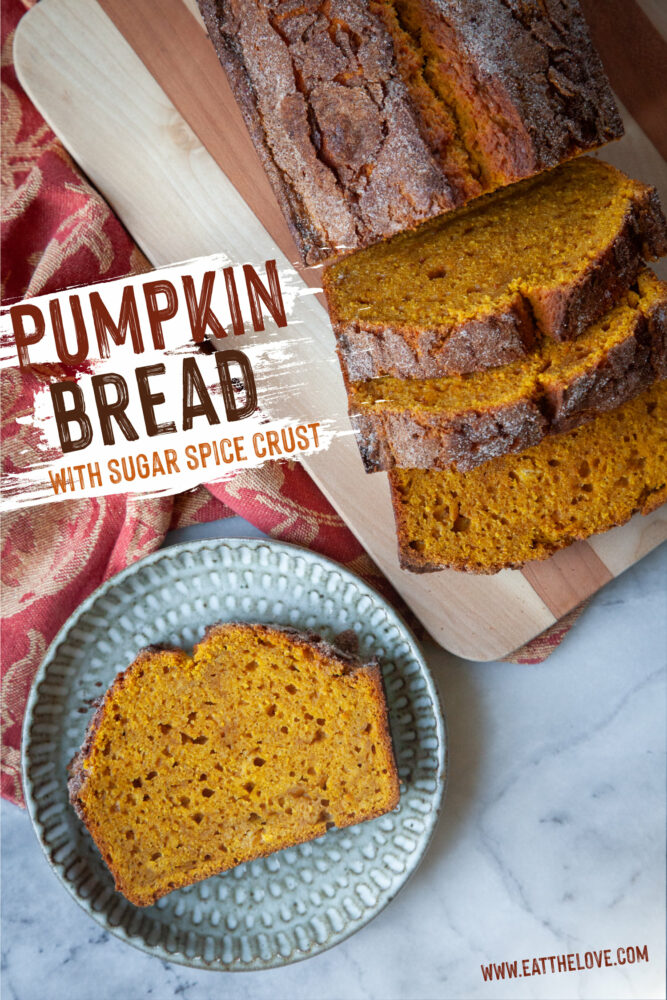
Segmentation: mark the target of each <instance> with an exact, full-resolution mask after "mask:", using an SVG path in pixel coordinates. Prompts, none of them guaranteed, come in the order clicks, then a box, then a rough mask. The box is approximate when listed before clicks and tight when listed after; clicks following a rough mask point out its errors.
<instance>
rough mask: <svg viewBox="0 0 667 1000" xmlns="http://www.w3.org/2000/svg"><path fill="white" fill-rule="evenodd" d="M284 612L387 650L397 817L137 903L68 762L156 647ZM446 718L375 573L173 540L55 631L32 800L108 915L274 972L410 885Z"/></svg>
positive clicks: (177, 955) (94, 905) (49, 851)
mask: <svg viewBox="0 0 667 1000" xmlns="http://www.w3.org/2000/svg"><path fill="white" fill-rule="evenodd" d="M230 620H233V621H238V620H241V621H249V622H276V623H278V624H283V625H293V626H295V627H297V628H305V629H312V630H315V631H317V632H319V633H320V634H321V635H323V636H324V637H326V638H329V639H332V638H333V637H334V636H335V635H336V634H338V633H340V632H343V631H345V630H346V629H350V628H352V629H354V631H355V632H356V633H357V634H358V636H359V645H360V651H361V653H362V654H363V655H366V654H368V655H370V654H375V655H376V656H377V657H378V658H379V659H380V662H381V664H382V670H383V674H384V679H385V685H386V689H387V698H388V702H389V710H390V718H391V729H392V735H393V739H394V747H395V750H396V758H397V762H398V767H399V773H400V777H401V800H400V804H399V806H398V807H397V808H396V810H394V812H392V813H389V814H388V815H386V816H381V817H380V818H378V819H375V820H370V821H369V822H367V823H362V824H360V825H359V826H354V827H349V828H347V829H344V830H330V831H329V832H328V833H327V834H325V836H323V837H321V838H320V839H319V840H315V841H311V842H310V843H308V844H303V845H302V846H300V847H295V848H290V849H287V850H284V851H280V852H279V853H277V854H273V855H271V856H270V857H268V858H264V859H262V860H259V861H252V862H249V863H246V864H244V865H241V866H239V867H238V868H235V869H232V870H231V871H229V872H226V873H225V874H223V875H217V876H215V877H213V878H209V879H207V880H206V881H204V882H199V883H198V884H197V885H194V886H189V887H188V888H185V889H179V890H177V891H175V892H172V893H170V894H169V895H168V896H165V897H163V898H162V899H160V900H158V902H157V903H156V904H155V905H154V906H151V907H149V908H146V909H138V908H137V907H135V906H133V905H132V904H131V903H129V902H128V901H127V900H126V899H125V898H124V896H121V895H120V894H119V893H117V892H115V891H114V887H113V880H112V878H111V875H110V874H109V872H108V870H107V868H106V866H105V864H104V862H103V861H102V859H101V857H100V855H99V853H98V851H97V849H96V847H95V845H94V844H93V841H92V840H91V838H90V836H89V835H88V832H87V831H86V829H85V827H84V826H83V825H82V824H81V822H80V821H79V819H78V818H77V816H76V814H75V813H74V810H73V809H72V807H71V805H70V803H69V800H68V797H67V786H66V781H67V774H66V770H67V765H68V763H69V761H70V759H71V758H72V756H73V754H74V752H75V751H76V750H77V749H78V748H79V746H80V745H81V743H82V740H83V736H84V732H85V730H86V726H87V724H88V721H89V719H90V716H91V714H92V709H91V700H92V699H95V698H97V697H99V695H100V694H102V693H103V692H104V691H105V690H106V689H107V687H109V685H110V684H111V682H112V681H113V678H114V676H115V675H116V673H117V672H118V671H119V670H123V669H125V667H127V666H128V665H129V664H130V663H131V662H132V660H133V659H134V657H135V655H136V654H137V652H138V651H139V650H140V649H141V648H142V647H144V646H147V645H149V644H151V643H160V642H163V643H165V642H166V643H173V644H175V645H179V646H182V647H183V648H191V647H192V646H193V645H194V644H195V643H196V642H197V641H198V640H199V639H200V637H201V636H202V633H203V631H204V628H205V627H206V626H207V625H209V624H211V623H212V622H215V621H230ZM445 764H446V748H445V728H444V721H443V718H442V714H441V711H440V707H439V703H438V696H437V693H436V690H435V686H434V684H433V681H432V679H431V677H430V675H429V672H428V669H427V667H426V665H425V663H424V661H423V659H422V656H421V653H420V652H419V649H418V647H417V645H416V644H415V641H414V639H413V637H412V635H411V634H410V632H409V631H408V629H407V628H406V626H405V625H404V624H403V622H402V621H401V619H400V618H399V617H398V616H397V615H396V613H395V612H394V611H393V609H392V608H391V607H390V606H389V605H388V604H387V603H386V602H385V601H384V600H383V599H382V598H381V597H380V596H379V595H378V594H377V593H375V591H374V590H372V589H371V588H370V587H368V586H367V585H366V584H365V583H364V582H363V581H362V580H360V579H358V578H357V577H356V576H354V575H353V574H352V573H348V572H347V571H346V570H344V569H342V568H341V567H340V566H338V565H336V564H335V563H333V562H330V561H329V560H327V559H323V558H322V557H321V556H318V555H315V554H314V553H312V552H308V551H307V550H305V549H300V548H296V547H294V546H291V545H285V544H282V543H278V542H271V541H264V540H260V539H258V540H255V539H253V540H248V539H238V538H236V539H206V540H204V541H198V542H187V543H185V544H183V545H177V546H173V547H171V548H166V549H161V550H160V551H159V552H156V553H154V554H153V555H152V556H149V557H148V558H147V559H144V560H142V561H141V562H139V563H135V564H134V565H133V566H131V567H130V568H128V569H127V570H125V571H124V572H122V573H119V574H118V575H117V576H115V577H113V578H112V579H111V580H109V581H108V583H106V584H104V585H103V586H102V587H100V588H99V590H97V591H96V592H95V593H94V594H92V595H91V596H90V597H89V598H88V599H87V600H86V601H84V603H83V604H82V605H81V606H80V607H79V608H78V610H77V611H76V612H75V613H74V614H73V615H72V617H71V618H70V619H69V621H68V622H67V623H66V625H65V626H64V627H63V628H62V629H61V631H60V632H59V633H58V635H57V636H56V638H55V639H54V641H53V643H52V645H51V647H50V649H49V651H48V653H47V655H46V658H45V660H44V662H43V664H42V666H41V667H40V670H39V672H38V674H37V677H36V678H35V683H34V685H33V688H32V691H31V694H30V698H29V701H28V708H27V712H26V718H25V724H24V731H23V776H24V786H25V793H26V800H27V804H28V809H29V811H30V815H31V817H32V821H33V824H34V826H35V830H36V831H37V836H38V837H39V840H40V842H41V844H42V848H43V849H44V852H45V854H46V857H47V858H48V860H49V863H50V864H51V866H52V868H53V870H54V871H55V873H56V875H57V876H58V878H59V879H60V880H61V881H62V882H63V884H64V885H65V887H66V888H67V889H68V890H69V892H70V893H71V894H72V895H73V896H74V898H75V899H76V900H77V902H79V903H80V904H81V906H83V908H84V909H85V910H87V912H88V913H89V914H90V915H91V916H92V917H93V918H94V919H95V920H97V921H98V923H100V924H102V925H103V926H104V927H106V928H107V929H108V930H109V931H111V933H113V934H115V935H116V936H117V937H120V938H122V939H123V940H125V941H128V942H130V944H133V945H135V946H136V947H138V948H142V949H143V950H145V951H148V952H151V953H152V954H154V955H158V956H159V957H160V958H163V959H166V960H168V961H170V962H181V963H183V964H185V965H192V966H197V967H199V968H207V969H224V970H234V969H265V968H271V967H274V966H278V965H287V964H288V963H290V962H295V961H298V960H299V959H303V958H307V957H309V956H311V955H316V954H317V953H318V952H320V951H324V949H326V948H329V947H331V946H332V945H334V944H337V943H338V942H339V941H342V940H343V939H344V938H346V937H348V936H349V935H350V934H353V933H354V932H355V931H357V930H359V928H360V927H363V925H364V924H366V923H368V921H369V920H370V919H371V918H372V917H374V916H375V915H376V914H377V913H379V911H380V910H382V909H383V907H384V906H386V905H387V903H388V902H389V901H390V900H391V899H393V897H394V896H395V895H396V893H397V892H398V890H399V889H400V888H401V887H402V886H403V885H404V883H405V881H406V880H407V878H408V877H409V875H410V874H411V873H412V872H413V871H414V870H415V868H416V867H417V865H418V864H419V861H420V860H421V858H422V856H423V854H424V851H425V850H426V846H427V844H428V842H429V839H430V837H431V834H432V832H433V828H434V826H435V823H436V820H437V816H438V810H439V807H440V803H441V800H442V795H443V790H444V781H445Z"/></svg>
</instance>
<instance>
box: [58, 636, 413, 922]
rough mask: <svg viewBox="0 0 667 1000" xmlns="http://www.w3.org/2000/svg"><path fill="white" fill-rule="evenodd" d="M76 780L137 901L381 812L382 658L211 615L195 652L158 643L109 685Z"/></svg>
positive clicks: (88, 817)
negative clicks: (217, 620) (212, 622)
mask: <svg viewBox="0 0 667 1000" xmlns="http://www.w3.org/2000/svg"><path fill="white" fill-rule="evenodd" d="M69 791H70V798H71V801H72V803H73V804H74V807H75V808H76V811H77V813H78V814H79V816H80V817H81V819H82V820H83V821H84V823H85V824H86V826H87V827H88V829H89V831H90V833H91V834H92V837H93V839H94V841H95V843H96V844H97V846H98V848H99V850H100V851H101V853H102V856H103V858H104V860H105V861H106V863H107V865H108V867H109V869H110V870H111V872H112V874H113V876H114V879H115V882H116V887H117V889H119V890H120V891H121V892H122V893H123V894H124V895H125V896H126V897H127V898H128V899H129V900H130V901H131V902H132V903H135V904H136V905H137V906H148V905H149V904H151V903H153V902H154V901H155V900H156V899H158V898H159V897H160V896H163V895H164V894H165V893H167V892H170V891H171V890H172V889H176V888H179V887H180V886H185V885H190V884H191V883H192V882H197V881H199V880H200V879H204V878H207V877H208V876H209V875H213V874H216V873H218V872H222V871H225V870H227V869H229V868H233V867H234V866H235V865H239V864H241V863H242V862H244V861H249V860H251V859H252V858H259V857H262V856H264V855H266V854H270V853H272V852H273V851H277V850H280V849H281V848H283V847H288V846H290V845H293V844H300V843H303V842H304V841H307V840H311V839H312V838H313V837H319V836H321V835H322V834H323V833H325V831H326V830H328V829H329V827H331V826H338V827H344V826H350V825H351V824H353V823H360V822H361V821H362V820H367V819H371V818H373V817H375V816H379V815H381V814H382V813H385V812H387V811H388V810H390V809H393V808H394V806H396V804H397V803H398V798H399V785H398V776H397V771H396V764H395V762H394V756H393V751H392V745H391V736H390V731H389V725H388V718H387V706H386V703H385V697H384V690H383V685H382V676H381V672H380V668H379V666H378V664H377V663H376V662H370V663H368V662H367V663H364V662H361V661H360V660H359V659H358V658H356V656H353V655H349V654H347V653H345V652H344V651H342V650H341V649H337V648H334V647H333V646H331V645H329V644H328V643H326V642H324V641H322V640H321V639H320V638H319V637H318V636H313V635H306V634H302V633H299V632H296V631H294V630H293V629H286V628H279V627H277V626H269V625H249V624H238V623H231V624H224V625H223V624H221V625H216V626H213V627H212V628H210V629H209V630H208V632H207V634H206V636H205V637H204V639H203V640H202V641H201V642H200V643H199V645H198V646H196V647H195V650H194V653H193V655H192V656H189V655H188V654H187V653H185V652H184V651H183V650H180V649H157V648H151V649H147V650H145V651H143V652H142V653H140V654H139V656H138V657H137V658H136V660H135V661H134V663H133V664H132V665H131V666H130V667H129V668H128V669H127V670H126V671H125V672H124V673H121V674H119V676H118V677H117V678H116V680H115V681H114V683H113V684H112V686H111V687H110V689H109V690H108V692H107V694H106V696H105V697H104V701H103V703H102V705H101V706H100V708H99V709H98V711H97V713H96V715H95V717H94V718H93V720H92V722H91V724H90V727H89V729H88V733H87V736H86V741H85V743H84V745H83V747H82V749H81V751H80V752H79V754H78V755H77V756H76V757H75V759H74V761H73V762H72V765H71V768H70V782H69Z"/></svg>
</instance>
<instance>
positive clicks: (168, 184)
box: [15, 0, 667, 660]
mask: <svg viewBox="0 0 667 1000" xmlns="http://www.w3.org/2000/svg"><path fill="white" fill-rule="evenodd" d="M103 8H104V9H103ZM15 65H16V69H17V72H18V75H19V77H20V80H21V83H22V84H23V86H24V88H25V90H26V91H27V93H28V94H29V95H30V97H31V99H32V100H33V101H34V103H35V105H36V106H37V107H38V108H39V110H40V111H41V113H42V114H43V115H44V117H45V118H46V120H47V121H48V122H49V123H50V125H51V126H52V127H53V129H54V130H55V131H56V133H57V134H58V135H59V136H60V138H61V139H62V141H63V143H64V144H65V146H66V147H67V148H68V150H69V151H70V152H71V154H72V156H73V157H74V159H75V160H76V161H77V162H78V163H79V164H80V166H81V167H82V169H83V170H84V171H85V173H86V174H87V175H88V177H89V178H90V180H91V181H92V183H93V184H94V185H95V186H96V187H97V188H98V189H99V190H100V192H101V193H102V195H103V196H104V197H105V198H106V199H107V201H108V202H109V203H110V204H111V206H112V207H113V209H114V210H115V211H116V212H117V213H118V215H119V216H120V218H121V219H122V220H123V222H124V223H125V225H126V226H127V228H128V230H129V231H130V232H131V233H132V235H133V236H134V238H135V239H136V241H137V243H138V244H139V246H140V247H141V248H142V249H143V251H144V252H145V253H146V255H147V256H148V258H149V259H150V260H151V261H152V262H153V263H154V264H155V265H162V264H169V263H173V262H175V261H180V260H186V259H189V258H192V257H196V256H200V255H204V254H211V253H215V252H219V251H221V250H222V251H224V252H226V253H228V254H230V255H231V256H233V257H234V258H235V259H238V260H248V261H263V260H266V259H268V258H270V257H277V259H278V263H279V266H280V265H281V264H282V265H283V266H287V263H288V261H292V262H293V261H295V260H296V250H295V248H294V244H293V242H292V239H291V236H290V234H289V231H288V230H287V227H286V225H285V222H284V220H283V217H282V214H281V212H280V210H279V208H278V206H277V203H276V201H275V198H274V196H273V193H272V191H271V188H270V186H269V184H268V182H267V180H266V178H265V176H264V172H263V170H262V168H261V166H260V164H259V161H258V159H257V156H256V154H255V151H254V148H253V146H252V143H251V141H250V138H249V136H248V134H247V132H246V130H245V127H244V125H243V121H242V119H241V116H240V113H239V111H238V109H237V106H236V103H235V102H234V100H233V97H232V95H231V93H230V90H229V87H228V84H227V80H226V77H225V75H224V73H223V71H222V69H221V67H220V65H219V63H218V60H217V57H216V55H215V53H214V50H213V47H212V45H211V44H210V43H209V40H208V38H207V37H206V34H205V32H204V30H203V26H202V23H201V21H200V20H199V17H198V15H197V13H196V9H195V5H194V3H193V2H191V0H139V2H137V0H101V2H100V3H99V4H98V3H97V2H94V0H41V2H40V3H39V4H37V5H36V6H35V7H34V8H33V9H32V10H31V11H30V12H29V13H28V14H27V15H25V17H24V18H23V19H22V21H21V22H20V25H19V28H18V30H17V32H16V37H15ZM626 124H627V127H628V135H627V136H626V138H625V139H624V140H623V141H622V142H621V143H619V144H617V145H616V146H615V147H614V148H613V149H612V150H611V151H610V153H609V154H608V158H609V159H610V160H612V161H613V162H615V163H617V164H618V165H620V166H622V167H623V168H624V169H626V170H628V171H629V172H631V173H634V174H635V176H637V177H639V178H641V179H645V180H649V181H650V182H652V183H654V184H655V183H658V185H659V186H663V185H664V189H663V201H666V202H667V177H666V176H665V163H664V161H663V160H662V158H661V157H660V155H659V154H658V153H657V151H656V149H655V148H654V147H653V146H652V144H651V143H650V142H649V140H648V139H647V138H646V136H645V135H644V134H643V132H642V131H641V129H640V128H639V126H638V125H637V124H636V122H635V121H634V120H633V119H631V118H628V121H627V123H626ZM299 270H300V271H301V274H302V276H303V278H304V280H305V281H306V282H308V283H309V284H311V285H315V286H317V285H318V283H319V279H318V272H317V271H316V270H314V269H309V270H306V269H299ZM310 322H311V323H312V324H313V331H314V332H316V336H315V337H313V338H311V339H310V340H309V342H308V344H309V346H308V348H307V349H308V351H309V352H310V353H309V356H308V358H307V360H308V362H309V364H312V366H313V369H312V370H313V371H315V370H317V373H318V374H317V378H316V379H312V380H310V382H309V383H307V384H306V385H304V389H303V393H304V397H303V398H304V408H305V410H306V412H312V413H314V414H316V418H318V419H322V418H323V417H325V416H332V417H334V418H335V419H336V420H337V421H344V420H345V411H346V399H345V392H344V389H343V385H342V380H341V378H340V375H339V373H338V370H337V366H336V365H335V364H334V363H332V359H333V347H334V341H333V335H332V332H331V328H330V325H329V321H328V317H327V315H326V311H325V309H324V308H323V306H322V305H321V304H320V303H319V302H318V301H317V300H316V299H315V298H314V297H313V298H312V299H311V313H310ZM304 360H305V359H304ZM315 383H316V384H315ZM304 464H305V465H306V467H307V469H308V471H309V473H310V474H311V475H312V476H313V478H314V479H315V481H316V482H317V484H318V485H319V486H320V488H321V489H322V490H323V492H324V493H325V495H326V496H327V497H328V498H329V500H330V501H331V503H332V504H333V506H334V507H335V508H336V510H337V511H338V512H339V513H340V515H341V516H342V517H343V518H344V520H345V521H346V522H347V524H348V525H349V527H350V528H351V529H352V531H353V532H354V533H355V534H356V535H357V537H358V538H359V539H360V541H361V542H362V544H363V545H364V546H365V547H366V549H367V550H368V551H369V552H370V554H371V555H372V556H373V558H374V559H375V560H376V562H377V563H378V565H379V566H380V567H381V569H382V570H383V572H384V573H385V574H386V575H387V577H388V578H389V579H390V580H391V582H392V583H393V585H394V586H395V587H396V589H397V590H398V591H399V593H400V594H401V595H402V596H403V598H404V599H405V601H406V603H407V604H408V605H409V606H410V607H411V608H412V610H413V611H414V612H415V614H416V615H417V617H418V618H419V619H420V620H421V621H422V622H423V624H424V625H425V627H426V628H427V629H428V631H429V632H430V633H431V635H432V636H433V637H434V638H435V639H436V640H437V641H438V642H439V643H441V644H442V645H443V646H444V647H446V648H447V649H449V650H451V651H452V652H454V653H456V654H457V655H459V656H463V657H465V658H467V659H474V660H493V659H499V658H501V657H503V656H505V655H507V654H508V653H510V652H511V651H512V650H514V649H516V648H518V647H519V646H521V645H522V644H523V643H525V642H527V641H528V640H529V639H531V638H532V637H533V636H535V635H537V634H538V633H539V632H541V631H543V630H544V629H545V628H547V627H548V626H550V625H552V624H553V623H554V622H555V621H557V620H558V619H559V618H560V617H562V616H563V615H564V614H566V613H567V612H568V611H569V610H570V609H571V608H573V607H575V606H576V605H577V604H579V603H580V602H581V601H583V600H584V599H585V598H587V597H589V596H590V595H591V594H593V593H594V592H595V591H596V590H598V589H599V588H600V587H601V586H603V585H604V584H605V583H607V582H608V581H609V580H611V579H612V578H613V577H615V576H617V575H618V574H619V573H621V572H623V570H624V569H627V568H628V567H629V566H631V565H632V564H633V563H635V562H636V561H637V560H638V559H641V558H642V556H644V555H645V554H646V553H647V552H649V551H650V550H651V549H653V548H654V547H655V546H656V545H658V544H659V543H660V542H661V541H663V540H664V539H665V538H667V509H665V508H663V509H662V510H661V511H656V512H655V513H654V514H653V515H651V516H649V517H647V518H642V517H636V518H634V519H633V520H632V521H631V522H630V523H629V524H627V525H625V526H624V527H622V528H618V529H615V530H614V531H611V532H608V533H607V534H605V535H600V536H597V537H596V538H593V539H591V540H590V541H589V542H588V543H578V544H576V545H574V546H571V547H570V548H569V549H567V550H565V551H563V552H561V553H559V554H557V555H556V556H554V557H552V558H551V559H549V560H547V561H546V562H544V563H535V564H534V565H532V566H530V567H528V568H526V569H525V570H523V571H521V572H518V571H516V572H515V571H505V572H502V573H499V574H497V575H496V576H492V577H479V576H474V575H468V574H464V573H454V572H451V571H444V572H441V573H435V574H427V575H422V576H419V575H414V574H411V573H407V572H405V571H404V570H401V569H400V568H399V566H398V560H397V555H396V542H395V535H394V524H393V516H392V512H391V506H390V500H389V489H388V484H387V478H386V476H385V475H383V474H376V475H371V476H369V475H366V474H365V473H364V472H363V469H362V465H361V461H360V459H359V455H358V452H357V448H356V445H355V443H354V440H353V438H352V436H351V435H347V436H341V437H338V438H337V439H336V440H335V442H334V444H333V445H332V446H331V448H330V449H329V450H327V451H326V452H323V453H321V454H319V455H315V456H312V457H311V458H309V459H308V460H307V462H305V463H304Z"/></svg>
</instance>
